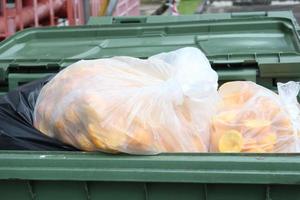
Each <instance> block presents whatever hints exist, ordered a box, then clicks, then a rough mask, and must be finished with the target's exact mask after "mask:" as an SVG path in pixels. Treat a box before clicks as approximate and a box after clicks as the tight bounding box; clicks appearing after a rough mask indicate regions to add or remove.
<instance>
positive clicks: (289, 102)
mask: <svg viewBox="0 0 300 200" xmlns="http://www.w3.org/2000/svg"><path fill="white" fill-rule="evenodd" d="M277 88H278V94H279V97H280V100H281V101H282V103H283V105H284V107H285V109H286V111H287V112H288V114H289V116H290V119H291V123H292V126H293V136H294V142H295V145H294V146H295V152H300V146H299V145H300V143H299V142H300V141H299V136H300V106H299V103H298V100H297V96H298V94H299V91H300V82H294V81H289V82H287V83H277Z"/></svg>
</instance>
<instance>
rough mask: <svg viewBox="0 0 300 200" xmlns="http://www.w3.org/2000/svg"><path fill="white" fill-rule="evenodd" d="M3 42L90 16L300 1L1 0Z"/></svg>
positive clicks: (257, 7)
mask: <svg viewBox="0 0 300 200" xmlns="http://www.w3.org/2000/svg"><path fill="white" fill-rule="evenodd" d="M0 1H1V2H0V40H3V39H5V38H6V37H9V36H10V35H12V34H14V33H15V32H17V31H19V30H23V29H24V28H28V27H40V26H70V25H71V26H74V25H84V24H86V23H87V21H88V19H89V17H90V16H137V15H186V14H194V13H197V14H203V13H222V12H244V11H246V12H249V11H271V10H292V11H293V12H294V15H295V16H296V18H297V20H299V19H300V14H299V13H300V0H287V1H285V0H276V1H273V0H0Z"/></svg>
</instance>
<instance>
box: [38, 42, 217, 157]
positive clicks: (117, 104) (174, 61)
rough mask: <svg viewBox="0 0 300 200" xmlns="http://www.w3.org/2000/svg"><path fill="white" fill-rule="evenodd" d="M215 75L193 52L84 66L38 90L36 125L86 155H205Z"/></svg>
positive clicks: (80, 64)
mask: <svg viewBox="0 0 300 200" xmlns="http://www.w3.org/2000/svg"><path fill="white" fill-rule="evenodd" d="M217 81H218V76H217V73H216V72H215V71H213V70H212V69H211V67H210V64H209V61H208V60H207V58H206V57H205V55H204V54H203V53H202V52H201V51H200V50H198V49H196V48H192V47H186V48H182V49H179V50H176V51H172V52H169V53H161V54H158V55H155V56H152V57H150V58H148V59H147V60H142V59H137V58H132V57H124V56H122V57H113V58H107V59H97V60H82V61H79V62H77V63H75V64H72V65H71V66H69V67H67V68H66V69H64V70H63V71H61V72H60V73H59V74H58V75H56V76H55V77H54V78H53V79H52V80H51V81H50V82H49V83H48V84H46V85H45V86H44V88H43V89H42V91H41V93H40V95H39V97H38V100H37V103H36V107H35V115H34V126H35V127H36V128H37V129H39V130H40V131H41V132H43V133H44V134H46V135H48V136H50V137H54V138H58V139H59V140H62V141H63V142H65V143H67V144H71V145H74V146H75V147H77V148H79V149H82V150H87V151H97V150H99V151H106V152H126V153H133V154H156V153H160V152H206V151H207V150H208V143H209V128H210V125H209V124H210V119H211V116H212V115H213V114H214V111H215V107H216V106H215V105H216V102H217V101H218V94H217V86H218V85H217Z"/></svg>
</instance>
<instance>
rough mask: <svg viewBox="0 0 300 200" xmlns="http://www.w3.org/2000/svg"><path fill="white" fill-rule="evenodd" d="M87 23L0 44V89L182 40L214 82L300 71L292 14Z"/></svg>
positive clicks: (265, 79)
mask: <svg viewBox="0 0 300 200" xmlns="http://www.w3.org/2000/svg"><path fill="white" fill-rule="evenodd" d="M89 24H93V25H87V26H79V27H53V28H34V29H27V30H25V31H21V32H19V33H17V34H15V35H14V36H13V37H11V38H9V39H7V40H5V41H3V42H2V43H0V89H1V88H2V91H3V90H4V91H5V90H6V91H8V90H12V89H14V88H15V87H16V86H18V85H21V84H23V83H26V82H28V81H31V80H33V79H36V78H40V77H43V76H45V75H46V74H51V73H55V72H58V71H59V70H61V69H62V68H64V67H66V66H68V65H69V64H71V63H74V62H76V61H78V60H81V59H95V58H103V57H111V56H115V55H124V56H134V57H140V58H146V57H148V56H151V55H153V54H157V53H160V52H163V51H171V50H175V49H178V48H180V47H185V46H194V47H198V48H200V49H201V50H203V51H204V52H205V53H206V55H207V56H208V58H209V60H210V62H211V64H212V66H213V68H214V69H215V70H216V71H217V72H218V74H219V76H220V83H223V82H225V81H230V80H251V81H255V82H257V83H259V84H262V85H264V86H266V87H269V88H272V89H273V88H275V87H276V82H278V81H284V80H299V77H300V68H299V64H300V43H299V34H298V30H300V28H299V26H298V24H297V22H296V20H295V18H294V17H293V15H292V13H291V12H254V13H231V14H230V13H226V14H206V15H191V16H177V17H175V16H148V17H146V16H145V17H124V18H122V17H104V18H92V19H91V20H90V22H89Z"/></svg>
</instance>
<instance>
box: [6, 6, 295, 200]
mask: <svg viewBox="0 0 300 200" xmlns="http://www.w3.org/2000/svg"><path fill="white" fill-rule="evenodd" d="M298 30H300V28H299V26H298V24H297V23H296V20H295V19H294V17H293V16H292V13H291V12H257V13H234V14H212V15H210V14H209V15H193V16H178V17H174V18H171V17H161V16H150V17H137V18H134V17H126V18H119V17H117V18H114V17H106V18H94V19H92V21H90V25H87V26H80V27H59V28H38V29H27V30H25V31H22V32H19V33H17V34H16V35H14V36H13V37H11V38H9V39H7V40H5V41H4V42H2V43H1V44H0V92H2V94H4V93H5V92H7V91H9V90H13V89H14V88H16V87H17V86H19V85H22V84H24V83H26V82H29V81H31V80H34V79H37V78H40V77H43V76H46V75H49V74H54V73H56V72H58V71H59V70H61V69H63V68H64V67H66V66H68V65H69V64H71V63H74V62H76V61H78V60H81V59H95V58H103V57H111V56H114V55H127V56H135V57H140V58H146V57H148V56H150V55H153V54H157V53H159V52H163V51H170V50H175V49H178V48H180V47H185V46H194V47H198V48H200V49H201V50H202V51H204V52H205V53H206V55H207V56H208V58H209V60H210V62H211V65H212V66H213V68H214V69H215V70H216V71H217V72H218V73H219V75H220V83H223V82H226V81H231V80H251V81H255V82H257V83H259V84H262V85H264V86H266V87H269V88H271V89H274V88H275V86H276V83H277V82H278V81H287V80H300V43H299V34H298ZM0 134H1V130H0ZM0 199H1V200H2V199H3V200H6V199H9V200H14V199H16V200H25V199H26V200H27V199H28V200H50V199H51V200H52V199H58V200H60V199H62V200H66V199H73V200H98V199H112V200H117V199H122V200H123V199H130V200H194V199H195V200H196V199H197V200H241V199H243V200H296V199H300V154H211V153H199V154H192V153H191V154H161V155H156V156H131V155H124V154H120V155H110V154H104V153H87V152H53V151H52V152H51V151H0Z"/></svg>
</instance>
